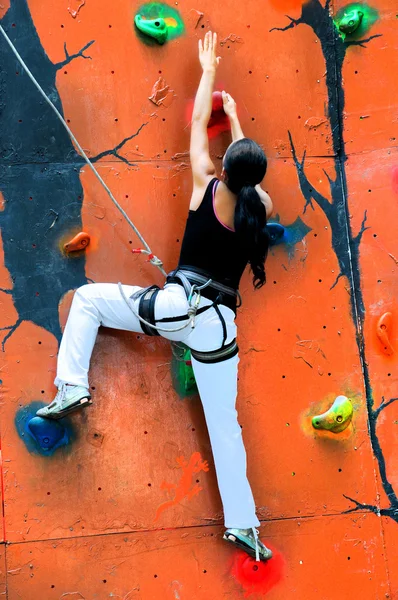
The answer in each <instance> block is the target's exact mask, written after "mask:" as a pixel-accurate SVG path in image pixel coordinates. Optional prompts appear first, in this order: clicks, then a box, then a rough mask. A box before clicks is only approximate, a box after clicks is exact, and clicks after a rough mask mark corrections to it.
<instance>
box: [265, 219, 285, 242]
mask: <svg viewBox="0 0 398 600" xmlns="http://www.w3.org/2000/svg"><path fill="white" fill-rule="evenodd" d="M267 230H268V233H269V237H270V243H269V245H270V246H277V245H278V244H283V241H284V236H285V228H284V226H283V225H281V224H280V223H268V224H267Z"/></svg>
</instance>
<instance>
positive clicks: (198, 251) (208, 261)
mask: <svg viewBox="0 0 398 600" xmlns="http://www.w3.org/2000/svg"><path fill="white" fill-rule="evenodd" d="M219 183H220V182H219V180H218V179H217V178H216V177H215V178H214V179H212V180H211V181H210V183H209V185H208V186H207V189H206V192H205V195H204V197H203V200H202V202H201V204H200V206H199V208H198V209H197V210H190V211H189V215H188V220H187V224H186V228H185V233H184V239H183V240H182V247H181V254H180V260H179V262H178V266H180V267H182V266H192V267H196V268H198V269H202V270H203V271H206V272H207V273H208V274H209V276H210V277H211V278H212V279H214V280H215V281H218V282H220V283H223V284H224V285H227V286H229V287H232V288H234V289H236V290H237V289H238V288H239V282H240V279H241V277H242V274H243V271H244V270H245V267H246V265H247V263H248V256H247V252H246V251H245V250H244V248H243V246H242V244H241V243H240V242H239V238H238V236H237V234H236V233H235V231H234V230H233V229H231V228H230V227H227V226H226V225H223V223H221V221H220V220H219V219H218V217H217V214H216V208H215V200H214V199H215V193H216V189H217V186H218V184H219ZM204 295H205V294H204Z"/></svg>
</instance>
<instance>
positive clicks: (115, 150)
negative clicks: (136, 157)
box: [90, 121, 149, 166]
mask: <svg viewBox="0 0 398 600" xmlns="http://www.w3.org/2000/svg"><path fill="white" fill-rule="evenodd" d="M148 123H149V121H147V122H146V123H142V125H140V126H139V128H138V129H137V131H136V132H135V133H133V134H132V135H130V136H128V137H126V138H124V140H122V141H121V142H120V143H119V144H118V145H117V146H115V147H114V148H112V149H111V150H104V151H103V152H100V154H97V156H94V157H93V158H90V160H91V162H93V163H94V162H97V161H98V160H100V159H101V158H104V157H105V156H111V155H113V156H115V157H116V158H118V159H119V160H121V161H123V162H125V163H126V164H128V165H130V166H133V163H132V162H130V161H129V160H127V158H124V156H121V155H120V154H119V152H118V151H119V150H121V148H123V146H124V145H125V144H127V142H129V141H130V140H133V139H134V138H135V137H137V135H139V133H140V132H141V130H142V129H143V128H144V127H145V126H146V125H148Z"/></svg>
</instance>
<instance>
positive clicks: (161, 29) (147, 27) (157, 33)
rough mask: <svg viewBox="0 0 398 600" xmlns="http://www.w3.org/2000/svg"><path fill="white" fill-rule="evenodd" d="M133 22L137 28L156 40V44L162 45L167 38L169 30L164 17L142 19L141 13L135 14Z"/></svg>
mask: <svg viewBox="0 0 398 600" xmlns="http://www.w3.org/2000/svg"><path fill="white" fill-rule="evenodd" d="M134 23H135V26H136V27H137V29H139V30H140V31H141V32H142V33H144V34H145V35H147V36H149V37H151V38H153V39H154V40H156V41H157V42H158V44H161V45H162V44H164V43H165V41H166V40H167V37H168V33H169V30H168V27H167V25H166V21H165V20H164V19H162V18H158V19H143V18H142V16H141V15H136V16H135V18H134Z"/></svg>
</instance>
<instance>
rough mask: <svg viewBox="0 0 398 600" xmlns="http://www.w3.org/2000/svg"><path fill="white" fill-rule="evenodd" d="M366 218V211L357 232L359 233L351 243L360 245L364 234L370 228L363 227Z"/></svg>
mask: <svg viewBox="0 0 398 600" xmlns="http://www.w3.org/2000/svg"><path fill="white" fill-rule="evenodd" d="M367 218H368V211H367V210H365V212H364V215H363V219H362V223H361V229H360V230H359V232H358V233H357V235H356V236H355V237H354V238H353V242H354V243H355V244H357V245H359V244H360V242H361V239H362V236H363V234H364V232H365V231H366V230H367V229H370V227H365V223H366V221H367Z"/></svg>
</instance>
